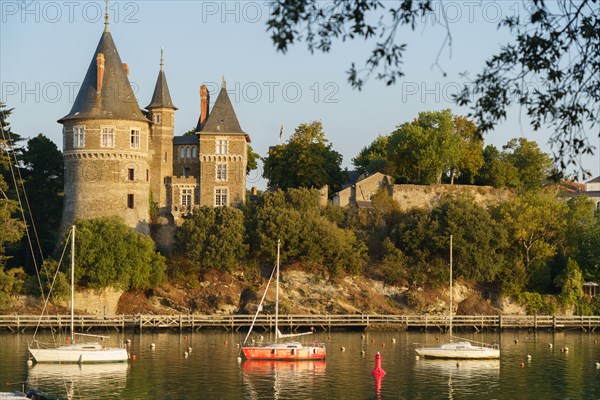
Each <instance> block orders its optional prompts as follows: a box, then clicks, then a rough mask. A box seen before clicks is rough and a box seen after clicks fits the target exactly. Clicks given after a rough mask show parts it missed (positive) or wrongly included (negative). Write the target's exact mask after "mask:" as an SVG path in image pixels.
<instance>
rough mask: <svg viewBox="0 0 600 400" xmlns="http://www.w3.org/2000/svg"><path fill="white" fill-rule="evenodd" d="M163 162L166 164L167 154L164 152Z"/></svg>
mask: <svg viewBox="0 0 600 400" xmlns="http://www.w3.org/2000/svg"><path fill="white" fill-rule="evenodd" d="M163 162H167V152H166V151H165V155H164V157H163Z"/></svg>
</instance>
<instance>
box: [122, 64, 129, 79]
mask: <svg viewBox="0 0 600 400" xmlns="http://www.w3.org/2000/svg"><path fill="white" fill-rule="evenodd" d="M123 69H124V70H125V73H126V74H127V77H128V78H129V65H127V63H123Z"/></svg>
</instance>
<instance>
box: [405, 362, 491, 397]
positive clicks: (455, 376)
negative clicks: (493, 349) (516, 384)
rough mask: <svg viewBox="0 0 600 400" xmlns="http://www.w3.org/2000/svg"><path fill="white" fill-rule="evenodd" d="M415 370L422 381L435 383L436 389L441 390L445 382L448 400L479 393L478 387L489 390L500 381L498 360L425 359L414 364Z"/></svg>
mask: <svg viewBox="0 0 600 400" xmlns="http://www.w3.org/2000/svg"><path fill="white" fill-rule="evenodd" d="M415 370H416V373H417V374H418V375H420V376H421V377H423V379H429V380H431V381H433V382H436V383H437V387H438V389H443V386H444V385H445V384H446V382H447V397H448V399H450V400H452V399H454V398H457V397H458V398H463V397H464V396H465V395H472V394H477V393H481V392H479V389H478V386H479V385H484V386H486V387H487V389H488V390H489V389H490V386H494V385H497V384H498V383H499V380H500V360H427V359H425V360H419V361H417V362H416V363H415ZM444 397H446V396H444Z"/></svg>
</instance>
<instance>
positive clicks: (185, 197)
mask: <svg viewBox="0 0 600 400" xmlns="http://www.w3.org/2000/svg"><path fill="white" fill-rule="evenodd" d="M193 192H194V189H181V205H182V206H191V205H192V196H193V194H194V193H193Z"/></svg>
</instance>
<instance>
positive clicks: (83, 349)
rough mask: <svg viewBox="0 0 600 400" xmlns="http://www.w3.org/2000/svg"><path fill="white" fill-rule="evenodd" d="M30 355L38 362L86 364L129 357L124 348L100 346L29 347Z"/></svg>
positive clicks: (123, 360)
mask: <svg viewBox="0 0 600 400" xmlns="http://www.w3.org/2000/svg"><path fill="white" fill-rule="evenodd" d="M29 352H30V353H31V356H32V357H33V359H34V360H35V362H38V363H61V364H86V363H90V364H93V363H115V362H126V361H127V360H128V358H129V356H128V355H127V350H126V349H124V348H104V347H101V346H95V345H91V346H85V345H76V346H61V347H57V348H54V349H44V348H30V349H29Z"/></svg>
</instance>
